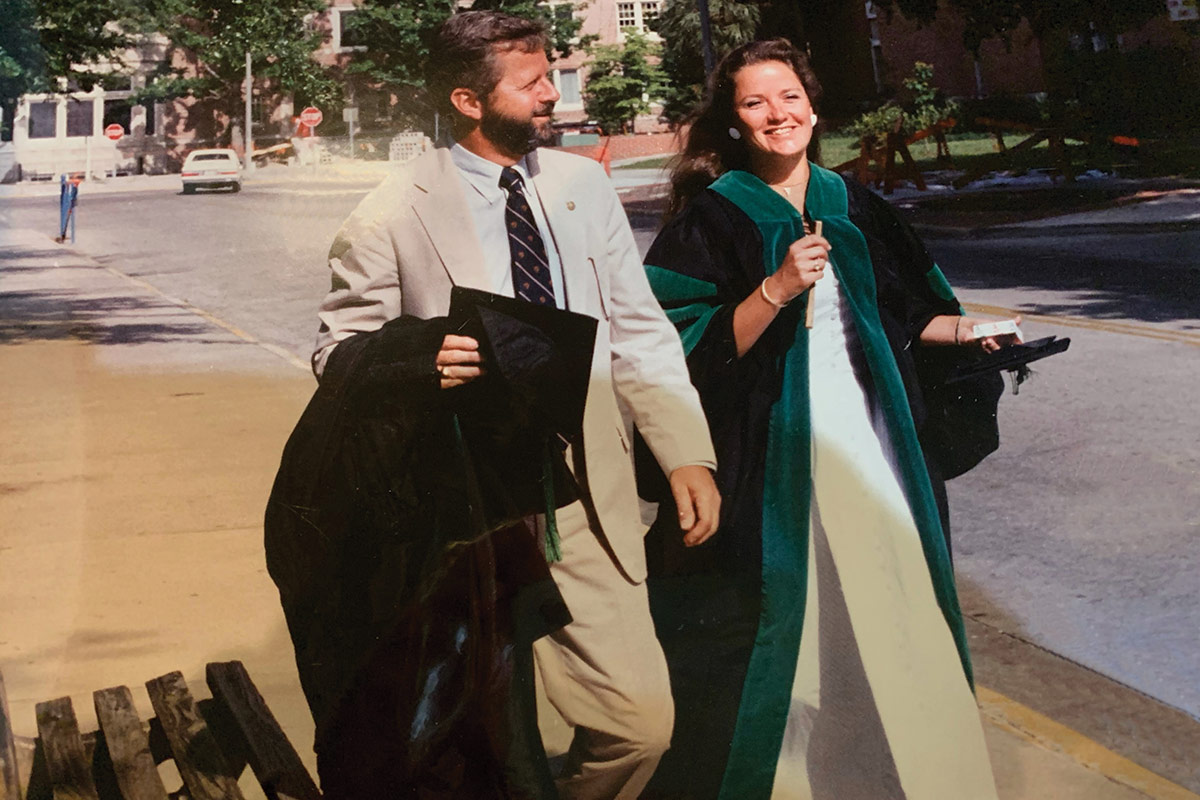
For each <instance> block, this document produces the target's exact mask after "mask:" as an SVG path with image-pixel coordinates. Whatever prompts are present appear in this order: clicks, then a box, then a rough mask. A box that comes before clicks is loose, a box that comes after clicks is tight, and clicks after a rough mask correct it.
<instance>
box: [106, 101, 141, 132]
mask: <svg viewBox="0 0 1200 800" xmlns="http://www.w3.org/2000/svg"><path fill="white" fill-rule="evenodd" d="M114 122H115V123H116V124H118V125H120V126H121V129H122V130H124V131H125V135H126V136H129V135H131V134H132V133H133V106H132V105H130V103H129V101H128V100H105V101H104V124H103V125H102V126H101V127H104V128H107V127H108V126H109V125H112V124H113V123H114Z"/></svg>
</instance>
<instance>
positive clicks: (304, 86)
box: [141, 0, 341, 118]
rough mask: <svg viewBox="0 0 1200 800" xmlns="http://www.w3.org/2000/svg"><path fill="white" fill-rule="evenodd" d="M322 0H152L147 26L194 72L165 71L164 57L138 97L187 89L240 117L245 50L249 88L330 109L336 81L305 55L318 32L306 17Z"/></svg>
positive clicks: (316, 42) (319, 36) (316, 44)
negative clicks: (192, 66)
mask: <svg viewBox="0 0 1200 800" xmlns="http://www.w3.org/2000/svg"><path fill="white" fill-rule="evenodd" d="M326 5H327V4H326V3H325V2H324V0H252V2H251V1H249V0H157V2H156V3H155V5H154V6H153V7H152V17H151V19H152V24H153V26H154V27H155V29H156V30H158V31H159V32H160V33H162V34H164V35H165V36H166V37H167V38H168V39H169V41H170V43H171V47H172V49H173V50H176V51H181V52H182V53H183V54H184V55H185V56H186V57H187V60H188V61H189V62H190V63H193V64H198V65H199V66H198V68H197V69H196V70H195V73H196V74H191V73H189V72H187V71H181V70H176V69H172V68H171V67H170V61H171V59H170V57H168V60H167V61H166V62H165V64H164V70H163V71H162V73H161V74H159V75H157V76H155V79H154V80H153V81H152V82H151V83H150V84H149V85H148V86H147V88H146V90H144V91H143V92H142V93H141V98H142V99H146V98H148V97H158V98H163V97H171V96H179V95H183V94H189V95H192V96H193V97H196V98H198V99H200V100H208V101H213V102H214V103H215V105H216V106H217V107H219V108H221V109H222V110H224V111H225V113H227V114H228V115H229V116H230V117H233V118H240V117H241V116H242V113H241V111H240V110H239V109H240V107H241V104H242V102H243V81H244V76H245V69H246V53H247V52H249V53H250V59H251V67H252V70H253V73H254V80H255V82H256V85H259V86H264V85H265V86H269V87H270V88H271V89H272V90H274V91H276V92H280V93H284V94H291V95H293V96H294V97H295V99H296V102H297V104H298V105H309V104H312V105H317V106H324V107H326V108H330V107H332V106H333V105H335V101H336V100H337V98H338V97H339V95H340V94H341V90H340V87H339V86H338V84H337V82H336V81H335V80H334V79H333V78H332V77H331V76H330V75H329V74H328V73H327V71H326V70H325V69H324V68H323V67H321V65H320V64H318V63H317V62H316V61H315V60H313V57H312V56H313V51H314V50H316V49H317V48H318V47H319V46H320V45H321V41H322V38H323V34H322V33H321V32H320V31H317V30H314V29H312V27H311V26H309V25H308V22H307V21H308V20H309V19H311V18H312V16H313V15H316V14H317V13H319V12H321V11H323V10H324V9H325V8H326Z"/></svg>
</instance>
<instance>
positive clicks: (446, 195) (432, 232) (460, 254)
mask: <svg viewBox="0 0 1200 800" xmlns="http://www.w3.org/2000/svg"><path fill="white" fill-rule="evenodd" d="M413 167H414V168H413V177H412V180H413V184H414V185H415V186H416V187H417V189H419V190H420V191H418V192H414V193H413V195H412V196H413V201H412V206H413V211H414V212H415V213H416V215H417V219H419V220H420V221H421V225H422V227H424V228H425V232H426V233H427V234H428V235H429V239H430V241H431V242H432V243H433V249H434V250H435V251H437V254H438V258H440V259H441V262H442V268H443V269H445V270H446V273H447V274H448V275H449V276H450V282H451V283H453V284H454V285H456V286H468V287H470V288H473V289H483V290H485V291H489V292H490V291H492V289H493V287H492V286H491V284H490V281H489V276H488V274H487V270H486V269H485V268H484V263H483V247H482V246H481V245H480V244H479V236H478V234H476V233H475V223H474V221H473V220H472V219H471V215H470V213H468V211H467V201H466V197H465V196H464V195H463V187H462V181H461V179H460V178H459V175H458V169H457V167H455V166H454V162H453V161H452V160H451V158H450V151H449V150H448V149H447V148H444V147H439V148H437V149H435V150H434V151H433V154H432V156H430V157H422V158H421V160H420V163H418V164H414V165H413Z"/></svg>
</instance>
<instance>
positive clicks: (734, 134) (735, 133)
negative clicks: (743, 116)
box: [729, 128, 742, 140]
mask: <svg viewBox="0 0 1200 800" xmlns="http://www.w3.org/2000/svg"><path fill="white" fill-rule="evenodd" d="M729 138H730V139H734V140H737V139H740V138H742V132H741V131H739V130H738V129H737V128H730V129H729Z"/></svg>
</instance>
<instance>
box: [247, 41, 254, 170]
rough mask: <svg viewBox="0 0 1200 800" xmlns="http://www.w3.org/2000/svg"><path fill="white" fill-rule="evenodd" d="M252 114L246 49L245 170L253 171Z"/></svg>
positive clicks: (248, 63)
mask: <svg viewBox="0 0 1200 800" xmlns="http://www.w3.org/2000/svg"><path fill="white" fill-rule="evenodd" d="M253 115H254V74H253V73H252V72H251V71H250V51H249V50H247V51H246V125H245V128H246V159H245V160H246V166H245V171H246V172H253V171H254V143H253V138H252V137H251V135H250V128H251V126H252V125H253V123H252V122H251V119H252V118H253Z"/></svg>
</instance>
